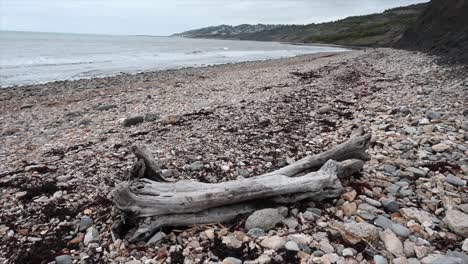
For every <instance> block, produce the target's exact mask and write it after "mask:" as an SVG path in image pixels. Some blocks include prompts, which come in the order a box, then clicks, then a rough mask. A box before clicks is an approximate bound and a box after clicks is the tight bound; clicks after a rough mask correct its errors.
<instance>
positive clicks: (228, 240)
mask: <svg viewBox="0 0 468 264" xmlns="http://www.w3.org/2000/svg"><path fill="white" fill-rule="evenodd" d="M223 244H225V245H226V246H227V247H229V248H241V247H242V241H239V240H238V239H237V238H236V237H235V236H225V237H223Z"/></svg>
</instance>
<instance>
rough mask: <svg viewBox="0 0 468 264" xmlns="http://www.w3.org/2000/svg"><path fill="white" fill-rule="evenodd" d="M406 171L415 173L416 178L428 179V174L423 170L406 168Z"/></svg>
mask: <svg viewBox="0 0 468 264" xmlns="http://www.w3.org/2000/svg"><path fill="white" fill-rule="evenodd" d="M406 171H408V172H411V173H413V175H414V176H415V177H418V178H419V177H426V175H427V172H426V171H425V170H423V169H418V168H415V167H409V168H406Z"/></svg>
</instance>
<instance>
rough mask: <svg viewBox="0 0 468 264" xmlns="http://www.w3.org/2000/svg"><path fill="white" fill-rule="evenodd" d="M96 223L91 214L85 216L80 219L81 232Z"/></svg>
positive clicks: (79, 228) (79, 227)
mask: <svg viewBox="0 0 468 264" xmlns="http://www.w3.org/2000/svg"><path fill="white" fill-rule="evenodd" d="M93 224H94V222H93V219H91V217H89V216H83V217H81V219H80V224H79V225H78V230H79V231H80V232H82V231H85V230H86V229H88V228H89V227H91V226H92V225H93Z"/></svg>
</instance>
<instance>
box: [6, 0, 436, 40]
mask: <svg viewBox="0 0 468 264" xmlns="http://www.w3.org/2000/svg"><path fill="white" fill-rule="evenodd" d="M421 2H427V1H424V0H423V1H421V0H320V1H319V0H0V23H1V24H0V28H1V29H2V30H21V31H43V32H74V33H101V34H132V35H136V34H148V35H170V34H172V33H176V32H181V31H185V30H190V29H195V28H200V27H206V26H211V25H219V24H229V25H238V24H243V23H249V24H253V23H266V24H307V23H316V22H325V21H332V20H337V19H340V18H344V17H347V16H351V15H362V14H369V13H375V12H380V11H383V10H385V9H387V8H391V7H396V6H404V5H409V4H415V3H421Z"/></svg>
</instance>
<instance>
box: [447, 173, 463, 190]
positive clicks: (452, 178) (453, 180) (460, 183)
mask: <svg viewBox="0 0 468 264" xmlns="http://www.w3.org/2000/svg"><path fill="white" fill-rule="evenodd" d="M447 182H448V183H450V184H452V185H455V186H460V187H465V186H466V181H465V180H462V179H460V178H458V177H457V176H455V175H452V174H449V175H448V176H447Z"/></svg>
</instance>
